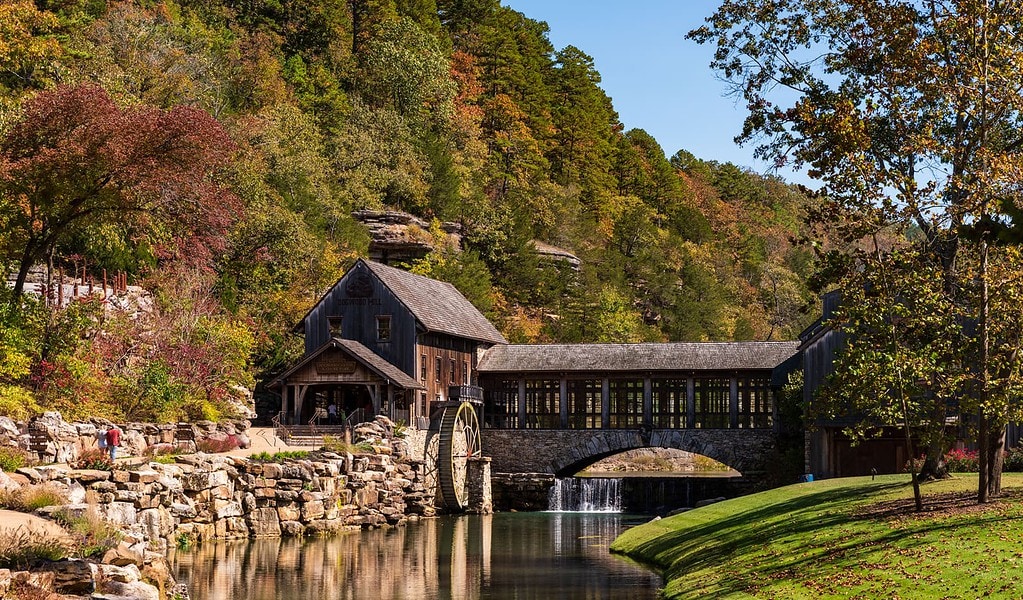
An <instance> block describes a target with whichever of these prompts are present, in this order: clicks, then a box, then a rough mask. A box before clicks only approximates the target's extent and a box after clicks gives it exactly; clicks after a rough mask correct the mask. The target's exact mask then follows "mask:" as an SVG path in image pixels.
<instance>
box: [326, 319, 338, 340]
mask: <svg viewBox="0 0 1023 600" xmlns="http://www.w3.org/2000/svg"><path fill="white" fill-rule="evenodd" d="M327 325H328V326H329V327H330V337H341V315H334V316H330V317H327Z"/></svg>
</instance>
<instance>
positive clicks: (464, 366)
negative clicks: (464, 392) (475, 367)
mask: <svg viewBox="0 0 1023 600" xmlns="http://www.w3.org/2000/svg"><path fill="white" fill-rule="evenodd" d="M462 383H463V384H465V385H469V361H467V360H466V361H463V362H462Z"/></svg>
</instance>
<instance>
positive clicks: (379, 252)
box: [352, 210, 462, 264]
mask: <svg viewBox="0 0 1023 600" xmlns="http://www.w3.org/2000/svg"><path fill="white" fill-rule="evenodd" d="M352 216H353V217H355V219H356V220H357V221H359V222H360V223H362V224H363V225H365V226H366V228H367V229H368V230H369V235H370V242H369V258H370V260H374V261H377V262H381V263H384V264H391V263H394V262H402V261H411V260H418V259H420V258H423V257H424V256H426V255H427V254H429V253H430V252H433V251H434V250H437V249H438V246H439V245H440V244H444V245H447V246H448V247H450V248H454V249H456V250H461V244H462V226H461V225H459V224H458V223H450V222H448V223H441V224H440V231H441V232H442V234H443V238H442V239H441V240H437V239H435V238H434V235H433V234H431V232H430V223H429V222H427V221H424V220H423V219H420V218H418V217H415V216H413V215H410V214H408V213H404V212H400V211H377V210H360V211H357V212H355V213H354V214H353V215H352Z"/></svg>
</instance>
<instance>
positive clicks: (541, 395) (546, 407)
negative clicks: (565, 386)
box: [526, 379, 561, 429]
mask: <svg viewBox="0 0 1023 600" xmlns="http://www.w3.org/2000/svg"><path fill="white" fill-rule="evenodd" d="M560 394H561V382H560V381H558V380H557V379H535V380H534V379H528V380H526V428H527V429H557V428H559V427H561V407H560V405H559V404H558V402H559V396H560Z"/></svg>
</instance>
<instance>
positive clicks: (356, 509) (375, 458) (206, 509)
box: [18, 422, 435, 550]
mask: <svg viewBox="0 0 1023 600" xmlns="http://www.w3.org/2000/svg"><path fill="white" fill-rule="evenodd" d="M385 434H386V427H384V426H381V425H380V424H378V423H376V422H374V423H367V424H363V425H360V426H359V427H357V428H356V439H357V441H361V442H363V443H368V444H370V445H371V446H372V448H373V451H372V452H370V453H366V454H355V455H353V454H336V453H331V452H319V453H313V454H310V455H309V458H307V459H286V460H284V461H282V462H280V463H278V462H258V461H255V460H251V459H249V458H243V457H235V456H224V455H206V454H193V455H182V456H177V457H175V458H174V460H175V461H176V462H174V463H173V464H163V463H160V462H150V463H148V464H146V465H144V466H141V467H138V468H133V469H132V470H123V469H117V470H114V471H104V470H80V469H71V468H69V467H66V466H59V465H57V466H44V467H35V468H22V469H18V473H19V474H21V475H22V476H24V477H26V478H27V479H28V480H29V481H30V482H31V483H45V482H51V483H52V484H54V485H57V486H59V487H61V488H63V489H65V490H66V492H67V494H68V496H69V499H70V500H71V504H69V505H67V506H63V507H52V508H51V509H49V510H50V511H51V512H55V511H58V510H63V511H67V512H70V513H72V514H73V513H75V512H84V511H85V510H87V509H89V507H90V506H93V507H96V508H97V509H98V510H99V511H100V512H101V514H102V516H104V517H105V518H106V519H107V520H109V521H111V522H113V523H116V524H119V525H120V526H122V527H123V528H124V529H126V530H127V531H130V532H133V533H135V534H137V535H139V536H140V537H141V538H143V539H144V540H146V541H147V542H149V543H150V544H151V545H152V546H153V547H156V548H158V549H160V550H165V549H166V548H167V547H168V546H169V545H174V544H178V543H181V542H185V541H201V540H209V539H231V538H248V537H267V536H293V535H317V534H324V533H331V532H338V531H343V530H354V529H359V528H372V527H381V526H392V525H402V524H404V523H405V522H406V521H407V520H408V519H410V518H417V517H419V516H423V515H425V516H429V515H433V514H435V511H434V508H433V497H434V495H433V493H431V492H428V491H427V490H426V489H425V488H424V487H423V485H422V481H423V479H424V477H423V468H422V463H420V462H417V461H407V460H405V451H404V441H403V440H401V439H397V438H392V439H387V438H386V437H385Z"/></svg>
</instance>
